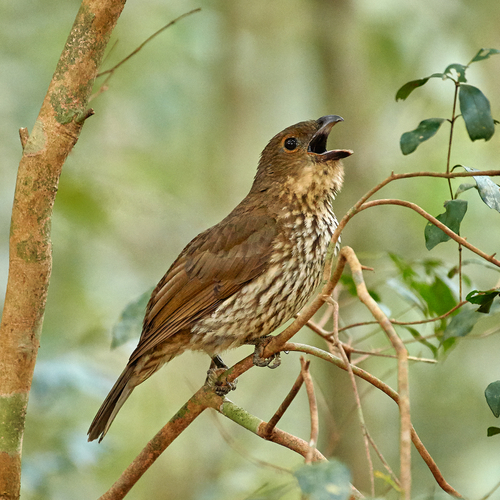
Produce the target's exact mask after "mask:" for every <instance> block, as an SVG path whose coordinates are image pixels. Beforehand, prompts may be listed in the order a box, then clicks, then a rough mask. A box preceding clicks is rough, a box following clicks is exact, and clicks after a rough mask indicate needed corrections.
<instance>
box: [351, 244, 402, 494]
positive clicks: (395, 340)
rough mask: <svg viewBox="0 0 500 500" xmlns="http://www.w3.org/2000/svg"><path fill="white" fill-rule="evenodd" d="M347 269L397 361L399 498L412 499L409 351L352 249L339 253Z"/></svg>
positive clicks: (360, 297) (359, 295) (362, 300)
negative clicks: (371, 289)
mask: <svg viewBox="0 0 500 500" xmlns="http://www.w3.org/2000/svg"><path fill="white" fill-rule="evenodd" d="M341 255H343V256H344V257H345V258H346V259H347V262H348V263H349V267H350V268H351V271H352V277H353V280H354V283H355V285H356V291H357V293H358V297H359V299H360V300H361V302H363V304H365V305H366V306H367V307H368V309H369V310H370V312H371V313H372V315H373V316H374V318H375V319H376V320H377V321H378V323H379V325H380V326H381V327H382V329H383V330H384V332H385V333H386V335H387V336H388V337H389V340H390V341H391V344H392V346H393V347H394V349H395V350H396V355H397V358H398V389H399V401H398V405H399V414H400V435H399V442H400V469H401V470H400V476H401V477H400V481H401V489H402V498H403V499H404V500H408V499H409V498H410V496H411V420H410V391H409V384H408V351H407V350H406V347H405V345H404V343H403V341H402V340H401V339H400V338H399V337H398V335H397V334H396V331H395V330H394V327H393V326H392V323H391V322H390V321H389V319H388V318H387V316H386V315H385V314H384V313H383V312H382V310H381V309H380V308H379V307H378V305H377V303H376V302H375V300H374V299H373V298H372V297H371V296H370V294H369V293H368V290H367V289H366V285H365V282H364V280H363V272H362V268H361V264H360V262H359V260H358V258H357V257H356V254H355V253H354V251H353V249H352V248H350V247H344V248H343V249H342V250H341Z"/></svg>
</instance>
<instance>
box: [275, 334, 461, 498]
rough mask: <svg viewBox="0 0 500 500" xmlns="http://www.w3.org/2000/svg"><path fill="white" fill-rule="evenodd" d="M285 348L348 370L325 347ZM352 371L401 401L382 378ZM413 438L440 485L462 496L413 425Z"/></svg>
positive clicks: (356, 369) (356, 368)
mask: <svg viewBox="0 0 500 500" xmlns="http://www.w3.org/2000/svg"><path fill="white" fill-rule="evenodd" d="M283 349H284V350H286V351H298V352H304V353H306V354H310V355H311V356H316V357H318V358H320V359H323V360H325V361H328V362H329V363H332V364H334V365H335V366H337V367H339V368H341V369H342V370H345V371H347V366H346V364H345V363H344V362H343V361H342V359H340V358H339V357H337V356H334V355H333V354H331V353H329V352H326V351H324V350H323V349H318V348H317V347H313V346H310V345H306V344H298V343H295V342H287V343H286V344H285V345H284V346H283ZM351 367H352V371H353V373H354V374H355V375H356V376H357V377H360V378H362V379H363V380H366V381H367V382H368V383H370V384H372V385H373V386H374V387H376V388H377V389H379V390H381V391H382V392H384V393H385V394H387V395H388V396H389V397H390V398H391V399H392V400H393V401H395V402H396V403H397V404H398V405H399V403H400V397H399V394H398V393H397V392H396V391H395V390H394V389H392V388H391V387H389V386H388V385H387V384H385V383H384V382H382V380H380V379H378V378H377V377H375V376H373V375H372V374H371V373H369V372H367V371H365V370H363V369H362V368H360V367H359V366H355V365H352V364H351ZM411 440H412V442H413V445H414V446H415V448H416V449H417V451H418V452H419V454H420V456H421V457H422V458H423V459H424V461H425V463H426V464H427V467H429V470H430V471H431V473H432V475H433V476H434V479H435V480H436V482H437V483H438V485H439V486H440V487H441V488H442V489H443V491H445V492H446V493H449V494H450V495H453V496H454V497H457V498H462V495H460V493H458V492H457V491H456V490H455V489H454V488H453V487H452V486H451V485H450V484H448V482H447V481H446V480H445V479H444V477H443V475H442V474H441V471H440V470H439V468H438V466H437V465H436V463H435V462H434V460H433V458H432V457H431V455H430V454H429V452H428V451H427V450H426V448H425V446H424V445H423V443H422V441H421V440H420V438H419V437H418V434H417V433H416V431H415V429H414V428H413V426H412V427H411Z"/></svg>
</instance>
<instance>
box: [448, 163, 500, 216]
mask: <svg viewBox="0 0 500 500" xmlns="http://www.w3.org/2000/svg"><path fill="white" fill-rule="evenodd" d="M455 167H462V168H464V169H465V170H467V172H479V170H477V169H475V168H472V167H466V166H465V165H455ZM455 167H453V168H455ZM473 177H474V180H475V181H476V184H477V190H478V192H479V196H481V199H482V200H483V201H484V203H486V205H488V207H490V208H493V209H494V210H496V211H497V212H500V187H499V186H498V184H495V183H494V182H493V181H492V180H491V179H490V178H489V177H488V176H487V175H474V176H473Z"/></svg>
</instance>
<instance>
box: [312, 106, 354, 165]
mask: <svg viewBox="0 0 500 500" xmlns="http://www.w3.org/2000/svg"><path fill="white" fill-rule="evenodd" d="M316 121H317V122H318V125H319V126H320V128H319V130H318V131H317V132H316V133H315V134H314V135H313V136H312V139H311V141H310V142H309V147H308V148H307V151H308V152H309V153H313V154H314V155H317V156H315V157H316V160H317V161H330V160H340V159H341V158H346V157H347V156H351V155H352V151H351V150H350V149H332V150H330V151H327V150H326V141H327V139H328V135H329V134H330V131H331V130H332V127H333V126H334V125H335V124H336V123H338V122H343V121H344V119H343V118H342V117H341V116H337V115H327V116H322V117H321V118H318V120H316Z"/></svg>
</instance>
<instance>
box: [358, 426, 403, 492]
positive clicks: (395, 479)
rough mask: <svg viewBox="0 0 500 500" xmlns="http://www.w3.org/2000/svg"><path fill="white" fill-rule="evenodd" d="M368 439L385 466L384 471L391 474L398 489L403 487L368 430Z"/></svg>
mask: <svg viewBox="0 0 500 500" xmlns="http://www.w3.org/2000/svg"><path fill="white" fill-rule="evenodd" d="M366 437H367V438H368V440H369V441H370V445H371V446H372V448H373V449H374V450H375V453H376V454H377V456H378V458H379V460H380V461H381V462H382V465H383V466H384V469H385V470H386V471H387V472H388V473H389V475H390V476H391V478H392V480H393V481H394V483H396V485H397V486H398V487H401V483H400V482H399V478H398V476H396V474H395V473H394V471H393V470H392V468H391V466H390V465H389V464H388V462H387V460H386V459H385V457H384V455H382V452H381V451H380V450H379V449H378V446H377V445H376V443H375V441H374V440H373V438H372V437H371V435H370V433H369V432H368V430H367V431H366ZM373 497H375V495H373Z"/></svg>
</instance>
